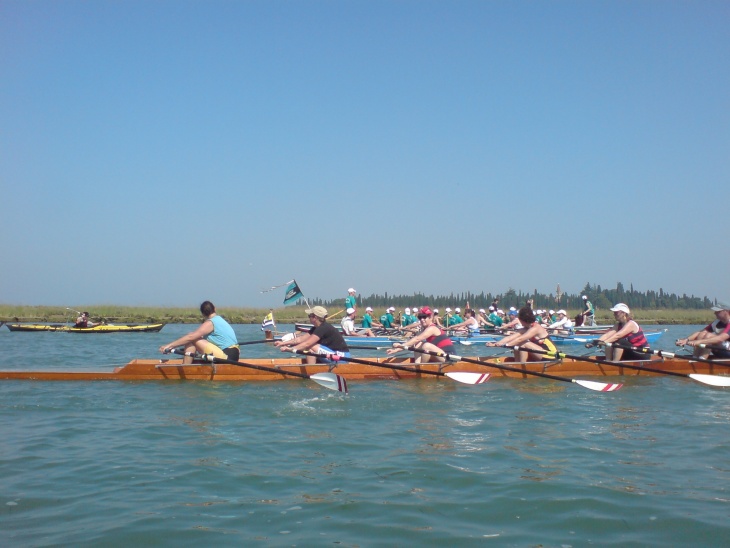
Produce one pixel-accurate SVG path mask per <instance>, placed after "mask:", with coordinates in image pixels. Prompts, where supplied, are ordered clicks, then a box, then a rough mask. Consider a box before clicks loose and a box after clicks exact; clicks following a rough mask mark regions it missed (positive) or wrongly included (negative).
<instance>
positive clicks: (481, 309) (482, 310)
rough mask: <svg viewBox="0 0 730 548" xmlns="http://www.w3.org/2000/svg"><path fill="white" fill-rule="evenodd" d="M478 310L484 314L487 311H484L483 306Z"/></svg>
mask: <svg viewBox="0 0 730 548" xmlns="http://www.w3.org/2000/svg"><path fill="white" fill-rule="evenodd" d="M479 312H481V313H482V314H486V313H487V311H486V310H484V309H483V308H480V309H479Z"/></svg>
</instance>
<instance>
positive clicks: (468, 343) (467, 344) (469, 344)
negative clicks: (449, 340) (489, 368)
mask: <svg viewBox="0 0 730 548" xmlns="http://www.w3.org/2000/svg"><path fill="white" fill-rule="evenodd" d="M459 344H463V345H464V346H471V345H472V344H474V343H473V342H472V341H459Z"/></svg>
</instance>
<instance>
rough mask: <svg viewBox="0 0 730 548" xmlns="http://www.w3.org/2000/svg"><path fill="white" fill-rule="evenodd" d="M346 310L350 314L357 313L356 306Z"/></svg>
mask: <svg viewBox="0 0 730 548" xmlns="http://www.w3.org/2000/svg"><path fill="white" fill-rule="evenodd" d="M345 312H347V313H348V314H354V313H355V309H354V308H348V309H347V310H346V311H345Z"/></svg>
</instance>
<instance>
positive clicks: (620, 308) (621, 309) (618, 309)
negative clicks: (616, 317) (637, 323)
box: [611, 303, 631, 314]
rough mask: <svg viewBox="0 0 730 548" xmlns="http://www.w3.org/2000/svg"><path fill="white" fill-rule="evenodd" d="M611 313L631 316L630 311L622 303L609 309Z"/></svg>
mask: <svg viewBox="0 0 730 548" xmlns="http://www.w3.org/2000/svg"><path fill="white" fill-rule="evenodd" d="M611 312H626V313H627V314H631V310H629V307H628V306H626V305H625V304H624V303H618V304H617V305H616V306H614V307H613V308H612V309H611Z"/></svg>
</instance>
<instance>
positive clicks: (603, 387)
mask: <svg viewBox="0 0 730 548" xmlns="http://www.w3.org/2000/svg"><path fill="white" fill-rule="evenodd" d="M418 352H422V353H424V354H430V355H432V356H442V357H446V358H447V359H450V360H457V361H465V362H467V363H475V364H477V365H481V366H484V367H495V368H497V369H503V370H505V371H514V372H515V373H522V374H524V375H533V376H535V377H543V378H545V379H552V380H554V381H563V382H571V383H575V384H577V385H579V386H582V387H583V388H587V389H588V390H595V391H596V392H613V391H615V390H619V389H620V388H621V387H622V386H623V384H619V383H608V384H607V383H603V382H596V381H585V380H582V379H571V378H570V377H558V376H557V375H549V374H548V373H540V372H538V371H530V370H528V369H519V368H517V367H509V366H507V365H502V364H501V363H494V362H481V361H479V360H475V359H472V358H465V357H463V356H457V355H456V354H446V353H441V354H440V353H438V352H431V351H428V350H418ZM530 352H535V351H534V350H530Z"/></svg>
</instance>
